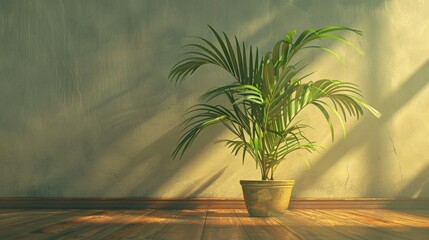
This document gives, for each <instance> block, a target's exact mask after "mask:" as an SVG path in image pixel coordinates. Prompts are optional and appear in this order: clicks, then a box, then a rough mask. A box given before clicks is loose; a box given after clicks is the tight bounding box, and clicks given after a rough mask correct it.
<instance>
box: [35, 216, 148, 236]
mask: <svg viewBox="0 0 429 240" xmlns="http://www.w3.org/2000/svg"><path fill="white" fill-rule="evenodd" d="M151 211H152V210H136V211H132V210H124V211H119V210H113V211H103V212H99V213H98V214H91V215H90V216H85V215H84V213H83V212H82V215H79V216H76V217H72V218H69V219H66V220H64V221H61V222H58V223H55V224H51V225H49V226H45V227H43V228H40V229H37V230H35V231H33V232H31V233H30V234H32V235H30V234H28V235H27V236H31V237H33V238H36V237H37V239H64V238H65V239H68V238H73V239H93V240H97V239H104V238H105V237H106V236H108V235H109V234H111V233H113V232H114V231H116V230H118V229H120V228H122V227H124V226H126V225H127V224H129V223H132V222H133V221H134V220H135V219H136V218H139V217H142V216H144V215H145V214H147V213H149V212H151Z"/></svg>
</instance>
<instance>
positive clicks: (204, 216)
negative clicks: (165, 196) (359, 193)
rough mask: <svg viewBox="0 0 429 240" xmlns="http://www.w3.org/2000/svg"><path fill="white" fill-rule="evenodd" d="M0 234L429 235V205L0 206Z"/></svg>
mask: <svg viewBox="0 0 429 240" xmlns="http://www.w3.org/2000/svg"><path fill="white" fill-rule="evenodd" d="M0 239H185V240H192V239H216V240H218V239H228V240H235V239H237V240H238V239H258V240H260V239H312V240H313V239H371V240H373V239H401V240H403V239H429V210H381V209H377V210H362V209H360V210H332V209H326V210H314V209H312V210H309V209H300V210H291V211H288V212H287V213H286V214H285V215H284V216H282V217H276V218H251V217H249V215H248V214H247V212H246V210H242V209H209V210H206V209H197V210H159V209H158V210H150V209H147V210H7V209H3V210H0Z"/></svg>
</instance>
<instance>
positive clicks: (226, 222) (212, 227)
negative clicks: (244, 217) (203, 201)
mask: <svg viewBox="0 0 429 240" xmlns="http://www.w3.org/2000/svg"><path fill="white" fill-rule="evenodd" d="M201 239H204V240H223V239H225V240H230V239H234V240H247V239H249V238H248V237H247V235H246V232H245V231H244V228H243V227H242V226H241V224H240V220H239V219H238V217H237V216H236V214H235V212H234V210H233V209H211V210H208V212H207V218H206V222H205V225H204V230H203V236H202V238H201Z"/></svg>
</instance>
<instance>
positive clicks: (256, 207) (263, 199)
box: [240, 180, 295, 217]
mask: <svg viewBox="0 0 429 240" xmlns="http://www.w3.org/2000/svg"><path fill="white" fill-rule="evenodd" d="M240 184H241V187H242V189H243V196H244V201H245V203H246V208H247V211H248V212H249V214H250V216H252V217H271V216H280V215H282V214H283V213H284V212H285V211H286V210H287V209H288V207H289V201H290V196H291V194H292V188H293V186H294V185H295V181H294V180H269V181H267V180H266V181H262V180H261V181H255V180H240Z"/></svg>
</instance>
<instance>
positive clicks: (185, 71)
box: [169, 26, 381, 216]
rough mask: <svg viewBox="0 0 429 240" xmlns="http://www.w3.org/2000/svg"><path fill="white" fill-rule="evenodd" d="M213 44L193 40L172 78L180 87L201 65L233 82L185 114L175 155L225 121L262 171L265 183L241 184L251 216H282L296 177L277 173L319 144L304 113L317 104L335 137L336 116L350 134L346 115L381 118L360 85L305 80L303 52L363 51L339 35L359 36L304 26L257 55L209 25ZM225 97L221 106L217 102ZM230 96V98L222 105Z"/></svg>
mask: <svg viewBox="0 0 429 240" xmlns="http://www.w3.org/2000/svg"><path fill="white" fill-rule="evenodd" d="M209 27H210V29H211V31H212V33H213V34H214V37H215V38H216V40H215V42H211V41H209V40H207V39H205V38H202V37H196V42H193V43H190V44H188V45H186V47H187V48H185V49H188V50H187V51H186V52H185V54H183V56H182V58H181V59H180V60H179V61H178V62H177V63H176V64H175V65H174V66H173V67H172V69H171V71H170V74H169V79H170V80H171V81H174V82H175V83H176V84H178V83H181V82H182V81H183V80H184V79H185V78H186V77H188V76H189V75H191V74H192V73H194V72H195V71H196V70H197V69H199V68H200V67H201V66H203V65H206V64H209V65H214V66H216V67H218V68H220V69H222V70H224V71H226V72H227V73H229V74H230V75H231V80H232V81H231V83H229V84H226V85H222V86H219V87H216V88H214V89H210V90H208V91H207V92H206V93H205V94H204V95H203V96H202V102H201V103H199V104H196V105H194V106H193V107H191V108H190V110H189V111H188V114H189V115H188V116H189V117H188V118H187V119H186V120H185V121H184V133H183V135H182V136H181V138H180V139H179V141H178V144H177V146H176V148H175V150H174V151H173V153H172V156H173V157H180V158H181V157H182V156H183V154H184V153H185V152H186V150H187V149H189V147H190V146H191V144H192V143H193V141H194V140H195V138H196V137H197V136H198V135H199V134H200V133H201V131H202V130H204V129H205V128H207V127H209V126H212V125H215V124H222V125H223V126H225V127H226V129H228V130H229V131H230V132H231V133H232V134H233V135H234V138H233V139H226V140H222V141H223V142H224V143H225V144H226V146H227V147H228V148H229V149H230V150H231V152H232V153H233V154H235V155H237V154H239V153H241V157H242V159H243V162H244V159H245V157H246V155H247V154H248V155H250V156H251V157H252V158H253V159H254V160H255V162H256V165H257V167H258V168H259V170H260V173H261V180H260V181H255V180H249V181H245V180H241V181H240V183H241V185H242V188H243V195H244V199H245V202H246V206H247V209H248V211H249V213H250V215H251V216H275V215H279V214H282V213H283V212H284V211H285V210H286V209H287V208H288V205H289V199H290V195H291V191H292V187H293V185H294V183H295V182H294V181H293V180H274V173H275V171H276V169H277V168H278V166H279V164H280V163H281V162H282V161H283V160H284V159H286V157H287V156H288V155H289V154H290V153H292V152H295V151H298V150H307V151H309V152H313V151H315V150H316V148H317V145H316V143H315V142H314V141H312V140H310V139H309V138H308V137H307V136H306V131H305V130H306V129H307V128H308V127H309V126H308V125H306V124H305V119H302V118H298V117H299V115H300V113H301V112H302V110H303V109H305V108H307V107H308V106H314V107H315V109H316V111H317V110H318V112H320V113H321V115H322V116H323V117H324V118H325V119H326V121H327V123H328V125H329V128H330V131H331V136H332V141H333V140H334V128H335V126H334V124H333V121H332V119H333V118H336V119H338V121H339V123H340V125H341V128H342V130H343V132H344V134H345V124H344V122H345V121H346V120H347V116H351V117H356V118H359V117H360V116H361V115H363V114H364V112H363V109H367V110H369V112H370V113H372V114H374V115H375V116H377V117H380V115H381V114H380V113H379V112H378V111H377V110H376V109H374V108H373V107H371V106H370V105H369V104H367V103H365V102H364V101H363V100H362V94H361V91H360V90H359V88H358V86H356V85H355V84H353V83H350V82H343V81H339V80H331V79H320V80H313V81H307V78H308V77H309V75H310V74H305V73H303V69H304V67H305V66H306V65H305V64H304V63H303V61H302V60H303V59H302V58H303V57H299V55H298V53H299V52H300V51H302V50H304V49H318V50H323V51H326V52H328V53H330V54H333V55H335V56H337V57H338V55H337V53H335V52H334V51H333V50H332V49H329V48H327V47H324V46H322V45H321V43H322V41H319V40H321V39H331V40H335V41H340V42H343V43H345V44H347V45H350V46H351V47H353V48H355V49H356V50H357V51H360V50H359V48H357V47H356V46H355V45H354V44H353V43H352V42H350V41H349V40H347V39H346V38H344V37H342V36H341V35H339V33H341V32H351V33H354V34H361V31H359V30H355V29H351V28H348V27H339V26H330V27H324V28H320V29H317V30H313V29H307V30H304V31H303V32H301V33H300V34H299V35H298V36H297V37H296V39H294V37H295V35H296V31H295V30H293V31H290V32H289V33H287V34H286V35H285V37H284V39H281V40H279V41H277V42H276V43H275V44H274V46H273V49H272V51H270V52H267V53H265V54H260V53H259V50H258V48H254V47H252V46H250V47H247V46H246V45H245V43H244V42H239V41H238V39H237V37H235V38H234V40H233V41H231V40H230V38H229V37H228V36H227V34H225V33H222V35H223V36H222V35H221V34H219V33H218V32H217V31H216V30H214V29H213V28H212V27H211V26H209ZM218 98H224V101H223V102H224V104H215V103H213V99H218ZM225 99H226V100H225ZM318 114H319V113H318Z"/></svg>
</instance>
